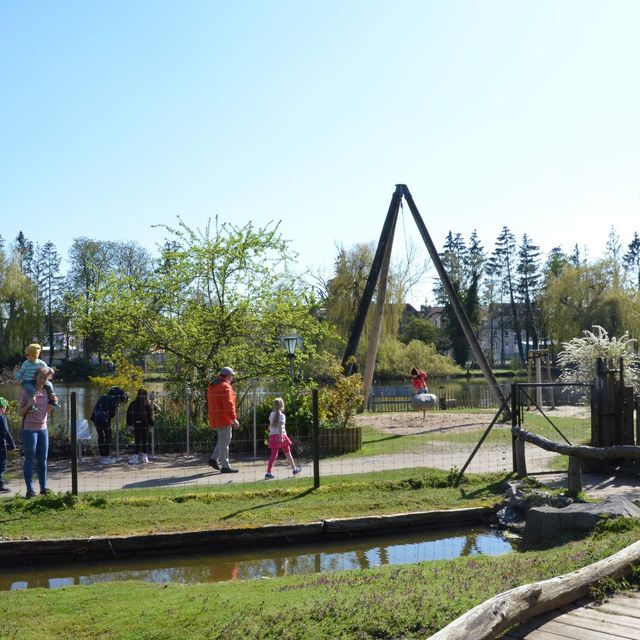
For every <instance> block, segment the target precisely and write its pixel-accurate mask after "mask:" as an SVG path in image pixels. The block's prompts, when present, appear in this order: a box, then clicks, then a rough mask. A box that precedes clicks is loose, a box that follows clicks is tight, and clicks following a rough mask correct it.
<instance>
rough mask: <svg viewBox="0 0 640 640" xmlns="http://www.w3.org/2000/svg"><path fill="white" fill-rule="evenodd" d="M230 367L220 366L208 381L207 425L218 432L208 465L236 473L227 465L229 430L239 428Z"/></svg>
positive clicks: (232, 372) (235, 470)
mask: <svg viewBox="0 0 640 640" xmlns="http://www.w3.org/2000/svg"><path fill="white" fill-rule="evenodd" d="M234 375H235V373H234V371H233V369H232V368H231V367H222V369H220V373H219V374H218V375H217V376H216V377H214V378H213V379H212V380H211V382H210V383H209V388H208V389H207V413H208V415H209V426H210V427H211V428H212V429H215V430H216V431H217V432H218V439H217V442H216V446H215V448H214V449H213V453H212V454H211V457H210V458H209V465H210V466H212V467H213V468H214V469H219V470H220V472H221V473H238V469H232V468H231V467H230V466H229V445H230V444H231V432H232V430H233V429H238V428H240V423H239V422H238V417H237V413H236V394H235V392H234V391H233V389H232V388H231V383H232V382H233V376H234Z"/></svg>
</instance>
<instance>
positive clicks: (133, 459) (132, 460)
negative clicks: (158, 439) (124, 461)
mask: <svg viewBox="0 0 640 640" xmlns="http://www.w3.org/2000/svg"><path fill="white" fill-rule="evenodd" d="M129 464H138V456H137V454H136V455H134V456H131V457H130V458H129Z"/></svg>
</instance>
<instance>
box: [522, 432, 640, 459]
mask: <svg viewBox="0 0 640 640" xmlns="http://www.w3.org/2000/svg"><path fill="white" fill-rule="evenodd" d="M511 431H512V433H513V435H514V436H516V437H517V438H522V439H523V440H526V441H527V442H530V443H531V444H535V445H537V446H538V447H540V448H541V449H544V450H545V451H553V452H554V453H561V454H563V455H565V456H576V457H578V458H587V459H590V460H619V459H620V458H634V459H639V458H640V446H634V445H629V444H620V445H616V446H612V447H590V446H588V445H578V446H572V445H567V444H562V443H560V442H554V441H553V440H549V439H548V438H545V437H544V436H537V435H535V434H533V433H531V432H530V431H527V430H526V429H523V428H522V427H519V426H517V425H515V426H512V427H511Z"/></svg>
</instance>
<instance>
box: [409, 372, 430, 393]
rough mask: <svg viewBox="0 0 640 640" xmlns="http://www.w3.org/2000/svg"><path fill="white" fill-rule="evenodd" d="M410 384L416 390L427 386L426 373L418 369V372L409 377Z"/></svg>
mask: <svg viewBox="0 0 640 640" xmlns="http://www.w3.org/2000/svg"><path fill="white" fill-rule="evenodd" d="M411 384H413V388H414V389H415V390H416V391H420V390H421V389H426V388H427V374H426V373H425V372H424V371H418V374H417V375H415V376H412V377H411Z"/></svg>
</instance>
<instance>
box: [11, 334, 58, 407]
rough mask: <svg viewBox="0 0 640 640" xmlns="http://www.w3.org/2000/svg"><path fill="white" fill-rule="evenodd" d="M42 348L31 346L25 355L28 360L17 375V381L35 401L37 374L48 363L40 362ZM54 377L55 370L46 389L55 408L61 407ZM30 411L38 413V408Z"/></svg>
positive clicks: (36, 345) (30, 398)
mask: <svg viewBox="0 0 640 640" xmlns="http://www.w3.org/2000/svg"><path fill="white" fill-rule="evenodd" d="M41 350H42V347H41V346H40V345H39V344H37V343H35V342H34V343H33V344H30V345H29V346H28V347H27V348H26V349H25V350H24V355H25V357H26V358H27V359H26V360H25V361H24V362H23V363H22V365H21V366H20V369H18V373H16V379H17V380H19V381H20V384H21V385H22V388H23V389H24V390H25V391H26V392H27V395H28V396H29V400H33V396H35V394H36V387H35V381H36V374H37V373H38V371H39V370H40V369H41V368H42V367H46V366H47V363H46V362H45V361H44V360H40V357H39V356H40V351H41ZM52 377H53V369H51V374H50V375H49V379H48V380H47V381H46V382H45V383H44V389H45V391H46V392H47V397H48V398H49V404H52V405H53V406H54V407H59V406H60V405H59V404H58V396H57V395H56V394H55V392H54V390H53V385H52V384H51V378H52ZM29 411H32V412H33V411H37V408H36V407H35V405H34V406H32V407H31V409H30V410H29Z"/></svg>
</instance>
